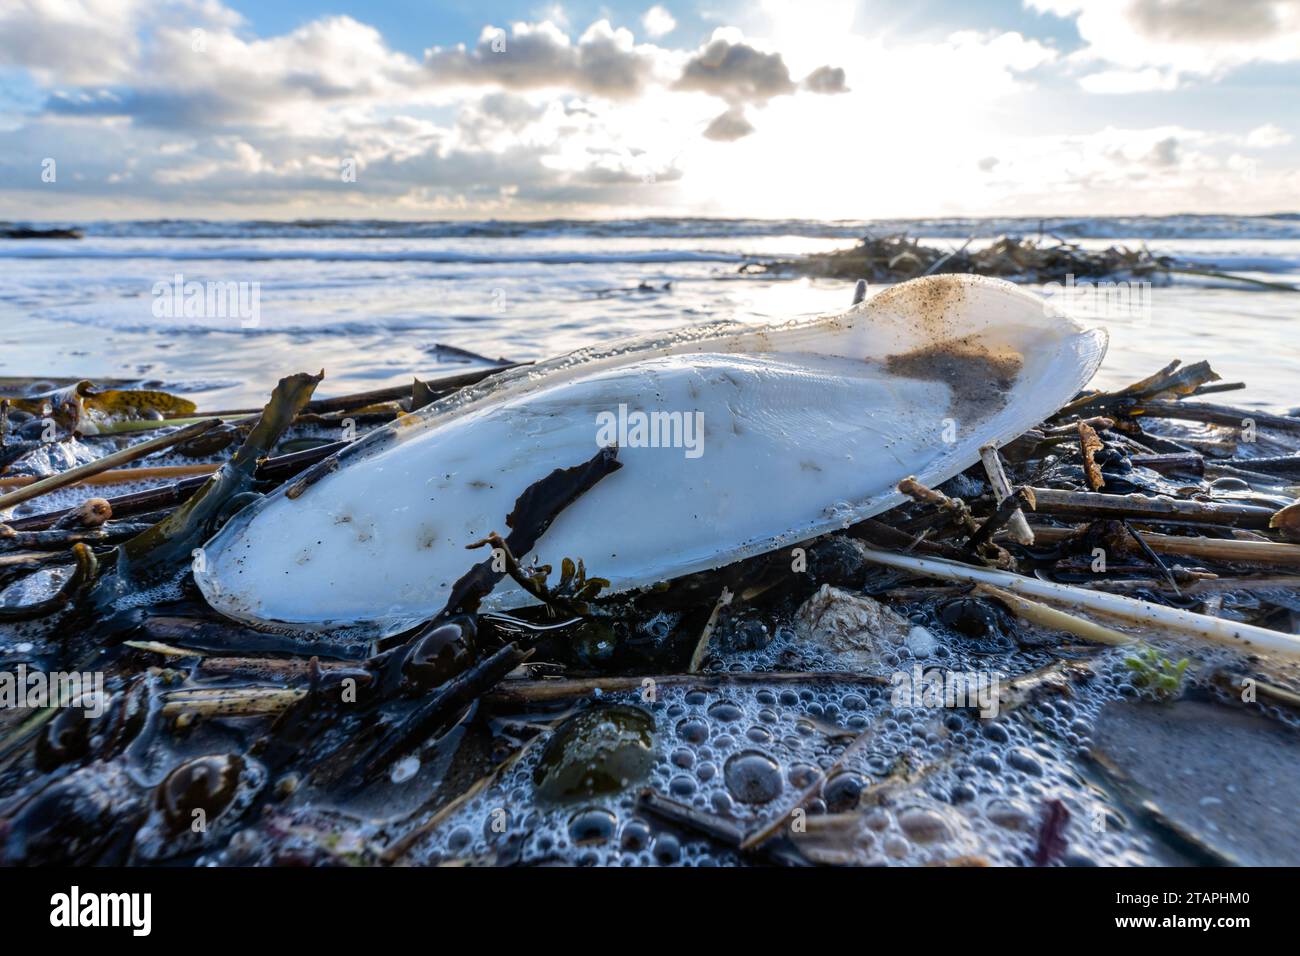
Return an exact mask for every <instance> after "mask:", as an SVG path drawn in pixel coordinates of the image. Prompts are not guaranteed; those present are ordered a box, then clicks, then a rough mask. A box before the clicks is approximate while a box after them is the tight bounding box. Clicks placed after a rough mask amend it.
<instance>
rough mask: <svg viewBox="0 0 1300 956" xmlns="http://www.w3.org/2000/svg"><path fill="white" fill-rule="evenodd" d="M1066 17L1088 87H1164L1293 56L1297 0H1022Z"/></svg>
mask: <svg viewBox="0 0 1300 956" xmlns="http://www.w3.org/2000/svg"><path fill="white" fill-rule="evenodd" d="M1024 2H1025V6H1026V7H1028V8H1029V9H1031V10H1036V11H1038V12H1040V13H1052V14H1055V15H1056V16H1060V17H1067V18H1073V19H1074V21H1075V26H1076V27H1077V29H1078V31H1079V36H1080V37H1081V38H1082V40H1083V46H1082V48H1080V49H1079V50H1077V51H1075V52H1074V53H1072V54H1071V56H1070V59H1071V61H1072V62H1073V63H1074V64H1076V65H1077V66H1079V67H1082V68H1094V67H1096V66H1097V65H1098V64H1101V65H1102V69H1101V70H1100V71H1099V72H1095V73H1088V74H1085V75H1084V76H1083V77H1082V78H1081V80H1080V83H1081V85H1082V86H1083V87H1084V89H1086V90H1089V91H1091V92H1106V93H1111V92H1139V91H1151V90H1171V89H1176V88H1177V87H1179V86H1181V85H1182V84H1184V83H1185V82H1186V81H1187V80H1189V79H1194V78H1204V77H1216V76H1220V75H1222V74H1224V73H1226V72H1228V71H1229V70H1232V69H1235V68H1237V67H1240V66H1242V65H1244V64H1247V63H1289V62H1296V61H1300V0H1236V2H1233V3H1224V2H1221V0H1088V2H1087V3H1084V2H1082V0H1024Z"/></svg>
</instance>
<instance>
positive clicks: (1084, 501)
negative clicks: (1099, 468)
mask: <svg viewBox="0 0 1300 956" xmlns="http://www.w3.org/2000/svg"><path fill="white" fill-rule="evenodd" d="M1030 491H1032V492H1033V495H1034V502H1035V508H1034V510H1035V511H1036V512H1037V513H1039V514H1047V515H1058V516H1060V517H1063V518H1078V519H1080V520H1087V521H1093V520H1096V519H1098V518H1120V519H1123V518H1129V519H1133V520H1137V521H1152V522H1156V523H1161V522H1174V523H1189V524H1217V525H1231V526H1233V527H1238V528H1267V527H1268V523H1269V519H1271V518H1272V517H1273V509H1272V508H1261V507H1259V506H1258V505H1239V504H1223V503H1221V502H1214V501H1206V502H1202V501H1180V500H1178V499H1174V498H1154V497H1149V496H1147V495H1107V494H1102V493H1100V492H1095V491H1062V490H1060V489H1058V488H1031V489H1030Z"/></svg>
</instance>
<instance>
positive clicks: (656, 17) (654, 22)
mask: <svg viewBox="0 0 1300 956" xmlns="http://www.w3.org/2000/svg"><path fill="white" fill-rule="evenodd" d="M641 26H642V27H644V28H645V32H646V34H647V35H649V36H651V37H654V38H655V39H658V38H659V37H662V36H667V35H668V34H669V33H672V32H673V31H674V30H676V29H677V21H676V20H675V19H674V18H673V15H672V14H671V13H669V12H668V11H667V10H665V9H664V8H663V7H661V6H659V5H658V4H656V5H655V6H653V7H651V8H650V9H649V10H647V11H646V12H645V14H644V15H643V16H642V17H641Z"/></svg>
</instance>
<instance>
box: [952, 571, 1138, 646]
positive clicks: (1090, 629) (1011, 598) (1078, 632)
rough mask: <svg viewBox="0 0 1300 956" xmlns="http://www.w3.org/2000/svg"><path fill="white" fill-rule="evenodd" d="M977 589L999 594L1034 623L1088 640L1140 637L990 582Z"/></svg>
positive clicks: (1132, 640) (1117, 641) (1126, 641)
mask: <svg viewBox="0 0 1300 956" xmlns="http://www.w3.org/2000/svg"><path fill="white" fill-rule="evenodd" d="M975 590H976V591H977V592H982V593H985V594H988V595H991V596H992V597H995V598H997V599H998V600H999V601H1001V602H1002V603H1003V604H1005V605H1006V606H1007V607H1009V608H1010V609H1011V610H1012V611H1014V612H1015V614H1016V617H1020V618H1023V619H1024V620H1026V621H1029V622H1030V623H1031V624H1038V625H1040V626H1042V627H1047V628H1051V629H1052V630H1054V631H1065V632H1066V633H1068V634H1074V635H1075V636H1077V637H1081V638H1083V639H1084V640H1085V641H1097V642H1098V643H1101V644H1113V645H1119V644H1133V643H1136V641H1137V638H1135V637H1131V636H1129V635H1128V634H1125V633H1124V632H1123V631H1117V630H1114V629H1113V628H1109V627H1103V626H1102V625H1100V624H1096V623H1094V622H1092V621H1087V620H1084V619H1083V618H1081V617H1077V616H1075V615H1073V614H1067V613H1066V612H1065V611H1058V610H1057V609H1056V608H1054V607H1048V606H1047V605H1046V604H1039V603H1038V602H1037V601H1030V600H1029V599H1028V598H1022V597H1021V596H1020V595H1018V594H1012V593H1011V592H1010V591H1003V590H1002V589H1001V588H995V587H993V586H992V585H991V584H977V585H976V586H975Z"/></svg>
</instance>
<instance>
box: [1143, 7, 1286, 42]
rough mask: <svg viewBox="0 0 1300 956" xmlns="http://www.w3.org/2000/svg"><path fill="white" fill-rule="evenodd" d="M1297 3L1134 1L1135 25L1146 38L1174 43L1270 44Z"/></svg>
mask: <svg viewBox="0 0 1300 956" xmlns="http://www.w3.org/2000/svg"><path fill="white" fill-rule="evenodd" d="M1288 5H1289V6H1293V7H1294V6H1295V5H1296V3H1295V0H1233V2H1232V3H1225V2H1224V0H1135V2H1134V3H1133V5H1132V6H1131V7H1130V8H1129V16H1130V17H1131V19H1132V21H1133V24H1134V25H1135V26H1136V27H1137V28H1138V30H1139V31H1141V33H1142V34H1143V35H1144V36H1148V37H1152V38H1154V39H1161V40H1174V41H1206V40H1209V41H1214V40H1228V41H1243V40H1268V39H1270V38H1271V37H1273V35H1274V34H1276V33H1277V32H1279V31H1280V30H1281V29H1282V27H1283V25H1284V24H1283V19H1282V8H1283V7H1284V6H1288Z"/></svg>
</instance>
